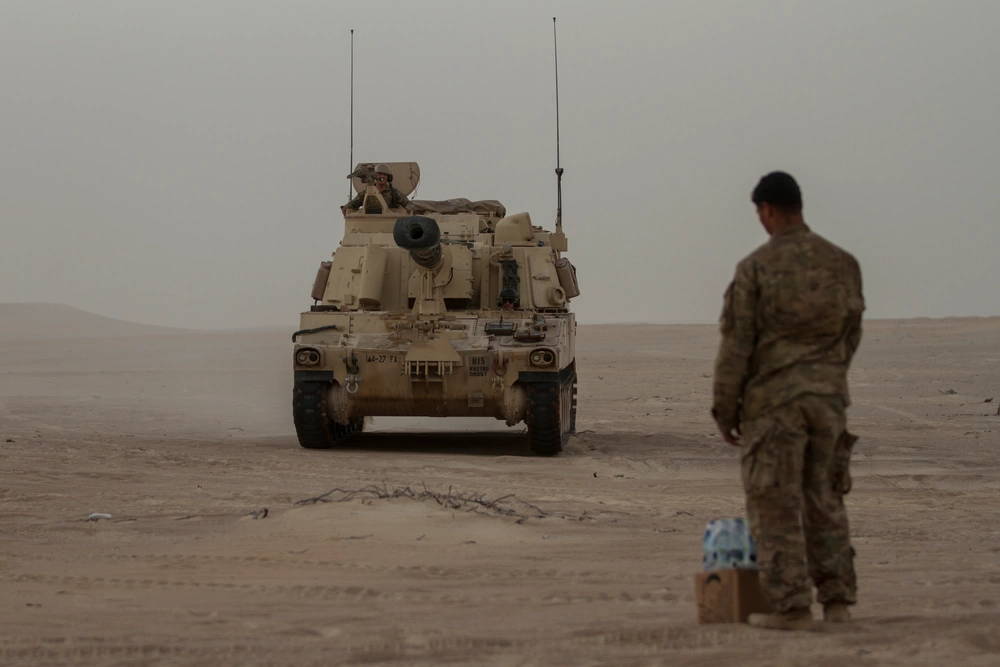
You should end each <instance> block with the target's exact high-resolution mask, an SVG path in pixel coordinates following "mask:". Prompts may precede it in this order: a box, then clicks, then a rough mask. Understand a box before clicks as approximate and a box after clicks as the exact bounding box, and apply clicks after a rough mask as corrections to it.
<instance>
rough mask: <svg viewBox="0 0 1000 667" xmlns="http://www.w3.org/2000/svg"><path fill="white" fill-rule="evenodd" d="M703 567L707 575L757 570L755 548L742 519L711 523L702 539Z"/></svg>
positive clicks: (719, 520)
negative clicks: (725, 571)
mask: <svg viewBox="0 0 1000 667" xmlns="http://www.w3.org/2000/svg"><path fill="white" fill-rule="evenodd" d="M702 549H703V555H702V563H703V564H704V566H705V570H706V571H709V572H710V571H712V570H726V569H730V568H739V569H746V570H756V569H757V544H756V543H755V542H754V541H753V536H752V535H750V529H749V528H748V527H747V522H746V520H745V519H743V518H739V517H738V518H735V519H713V520H712V521H709V522H708V524H707V525H706V526H705V536H704V538H702Z"/></svg>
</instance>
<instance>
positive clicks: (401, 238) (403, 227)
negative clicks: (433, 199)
mask: <svg viewBox="0 0 1000 667" xmlns="http://www.w3.org/2000/svg"><path fill="white" fill-rule="evenodd" d="M392 238H393V240H394V241H395V242H396V245H398V246H399V247H400V248H404V249H406V250H409V251H410V257H412V258H413V261H414V262H416V263H417V266H420V267H422V268H425V269H435V268H437V267H438V266H439V265H440V264H441V229H440V228H439V227H438V224H437V222H436V221H435V220H434V219H433V218H428V217H426V216H422V215H410V216H407V217H405V218H399V219H398V220H396V224H395V225H394V226H393V228H392Z"/></svg>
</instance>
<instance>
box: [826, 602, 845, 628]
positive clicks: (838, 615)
mask: <svg viewBox="0 0 1000 667" xmlns="http://www.w3.org/2000/svg"><path fill="white" fill-rule="evenodd" d="M823 620H824V621H826V622H827V623H847V622H848V621H850V620H851V611H850V609H849V608H848V606H847V603H846V602H827V603H826V604H824V605H823Z"/></svg>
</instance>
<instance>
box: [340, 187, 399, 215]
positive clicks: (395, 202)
mask: <svg viewBox="0 0 1000 667" xmlns="http://www.w3.org/2000/svg"><path fill="white" fill-rule="evenodd" d="M381 195H382V198H383V199H385V203H386V204H388V205H389V208H406V207H407V206H409V205H410V200H409V199H407V198H406V196H405V195H403V193H402V192H400V191H399V190H397V189H396V188H394V187H392V186H391V185H390V186H389V187H388V188H386V189H385V192H382V193H381ZM364 203H365V193H364V191H361V192H360V193H358V195H357V196H356V197H355V198H354V199H352V200H351V201H349V202H347V208H350V209H354V210H357V209H359V208H361V206H362V205H364Z"/></svg>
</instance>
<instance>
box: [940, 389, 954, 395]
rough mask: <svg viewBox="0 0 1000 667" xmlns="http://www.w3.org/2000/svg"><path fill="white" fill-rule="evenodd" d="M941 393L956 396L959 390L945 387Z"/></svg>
mask: <svg viewBox="0 0 1000 667" xmlns="http://www.w3.org/2000/svg"><path fill="white" fill-rule="evenodd" d="M941 393H942V394H944V395H945V396H954V395H955V394H957V393H958V392H957V391H955V390H954V389H944V390H942V391H941Z"/></svg>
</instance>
